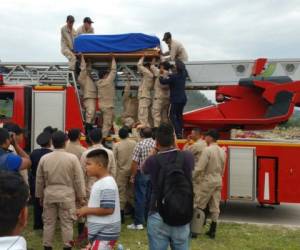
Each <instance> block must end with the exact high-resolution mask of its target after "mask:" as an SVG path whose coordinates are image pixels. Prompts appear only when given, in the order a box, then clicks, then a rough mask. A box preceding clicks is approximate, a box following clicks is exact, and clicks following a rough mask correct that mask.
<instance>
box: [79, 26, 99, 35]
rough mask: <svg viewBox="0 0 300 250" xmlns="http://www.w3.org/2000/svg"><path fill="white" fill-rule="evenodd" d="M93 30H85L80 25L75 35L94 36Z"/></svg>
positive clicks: (91, 28)
mask: <svg viewBox="0 0 300 250" xmlns="http://www.w3.org/2000/svg"><path fill="white" fill-rule="evenodd" d="M94 33H95V31H94V28H93V27H90V28H89V29H85V27H84V25H81V26H80V27H79V28H78V29H77V31H76V35H77V36H79V35H81V34H94Z"/></svg>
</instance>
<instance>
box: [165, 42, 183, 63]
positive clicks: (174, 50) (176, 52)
mask: <svg viewBox="0 0 300 250" xmlns="http://www.w3.org/2000/svg"><path fill="white" fill-rule="evenodd" d="M169 51H170V57H171V60H172V61H175V59H179V60H181V61H183V62H186V61H188V54H187V52H186V50H185V48H184V47H183V45H182V44H181V43H180V42H178V41H176V40H173V39H172V41H171V44H170V45H169Z"/></svg>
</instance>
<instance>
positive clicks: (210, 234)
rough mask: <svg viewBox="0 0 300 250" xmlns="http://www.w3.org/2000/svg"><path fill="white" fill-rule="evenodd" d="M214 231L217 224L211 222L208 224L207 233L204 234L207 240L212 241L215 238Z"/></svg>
mask: <svg viewBox="0 0 300 250" xmlns="http://www.w3.org/2000/svg"><path fill="white" fill-rule="evenodd" d="M216 230H217V222H214V221H212V222H211V224H210V228H209V231H208V232H206V235H207V236H209V238H211V239H214V238H216Z"/></svg>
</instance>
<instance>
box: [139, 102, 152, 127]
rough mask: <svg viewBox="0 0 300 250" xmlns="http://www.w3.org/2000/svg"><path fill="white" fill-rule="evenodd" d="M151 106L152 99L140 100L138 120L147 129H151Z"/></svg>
mask: <svg viewBox="0 0 300 250" xmlns="http://www.w3.org/2000/svg"><path fill="white" fill-rule="evenodd" d="M150 106H151V99H150V98H145V97H142V98H140V99H139V111H138V120H139V122H140V123H141V124H142V125H144V126H145V127H150V123H149V113H150V112H149V111H150Z"/></svg>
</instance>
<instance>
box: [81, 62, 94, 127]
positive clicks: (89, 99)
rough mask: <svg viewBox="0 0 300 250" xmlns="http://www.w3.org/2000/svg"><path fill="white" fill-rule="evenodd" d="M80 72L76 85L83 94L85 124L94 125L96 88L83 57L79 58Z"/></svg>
mask: <svg viewBox="0 0 300 250" xmlns="http://www.w3.org/2000/svg"><path fill="white" fill-rule="evenodd" d="M80 70H81V71H80V74H79V77H78V83H79V85H80V88H81V90H82V94H83V105H84V108H85V122H86V123H88V124H94V122H95V113H96V99H97V87H96V85H95V83H94V82H93V80H92V78H91V77H90V74H89V71H88V69H87V64H86V62H85V60H84V57H81V63H80Z"/></svg>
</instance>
